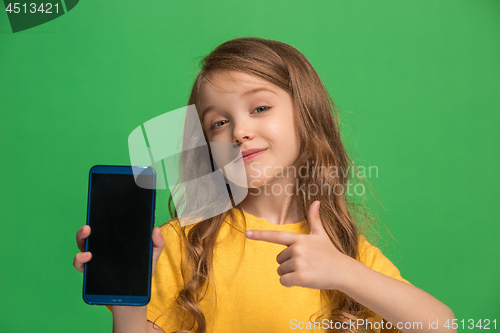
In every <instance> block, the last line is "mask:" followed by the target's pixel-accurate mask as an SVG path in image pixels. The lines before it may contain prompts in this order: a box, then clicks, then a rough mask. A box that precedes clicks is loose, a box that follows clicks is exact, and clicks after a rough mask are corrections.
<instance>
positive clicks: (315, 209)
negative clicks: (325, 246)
mask: <svg viewBox="0 0 500 333" xmlns="http://www.w3.org/2000/svg"><path fill="white" fill-rule="evenodd" d="M320 203H321V202H320V201H319V200H316V201H314V202H313V203H312V204H311V206H309V211H308V212H307V221H308V222H309V228H310V230H311V233H310V234H311V235H322V234H326V231H325V229H324V227H323V224H322V223H321V219H320V218H319V206H320Z"/></svg>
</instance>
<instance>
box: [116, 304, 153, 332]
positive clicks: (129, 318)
mask: <svg viewBox="0 0 500 333" xmlns="http://www.w3.org/2000/svg"><path fill="white" fill-rule="evenodd" d="M111 308H112V311H113V333H149V327H148V320H147V310H146V305H144V306H120V305H117V306H112V307H111Z"/></svg>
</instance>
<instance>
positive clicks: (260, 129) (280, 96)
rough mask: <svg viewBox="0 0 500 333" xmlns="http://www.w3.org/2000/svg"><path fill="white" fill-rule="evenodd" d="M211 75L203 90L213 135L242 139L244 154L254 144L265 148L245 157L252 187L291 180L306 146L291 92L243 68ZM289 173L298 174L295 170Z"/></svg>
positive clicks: (236, 141)
mask: <svg viewBox="0 0 500 333" xmlns="http://www.w3.org/2000/svg"><path fill="white" fill-rule="evenodd" d="M210 81H211V82H212V83H211V82H208V81H207V80H205V82H204V83H203V85H202V88H201V91H200V107H201V112H202V121H203V128H204V129H205V131H206V133H207V137H208V139H209V141H210V142H231V143H233V144H236V145H238V146H239V148H240V149H241V152H242V155H245V151H247V150H249V149H258V150H264V151H263V152H261V153H259V154H256V155H253V156H249V157H250V158H248V157H247V158H244V159H243V163H244V166H245V171H246V176H247V183H248V188H258V187H261V186H262V185H265V184H269V183H271V182H273V183H282V185H284V183H289V182H290V178H288V177H284V176H287V167H288V166H291V165H294V162H295V160H296V159H297V157H298V154H299V147H300V144H299V141H298V137H297V135H296V132H295V124H294V111H293V104H292V97H291V95H290V93H288V92H287V91H286V90H284V89H282V88H280V87H278V86H276V85H274V84H272V83H270V82H268V81H266V80H264V79H261V78H259V77H258V76H255V75H251V74H247V73H244V72H240V71H219V72H216V73H214V74H212V75H211V77H210ZM239 162H241V160H240V161H239ZM289 174H290V175H291V176H292V177H293V175H294V172H293V171H292V170H290V171H289ZM278 178H280V179H278ZM292 180H293V178H292ZM282 190H283V189H282ZM276 191H278V189H276Z"/></svg>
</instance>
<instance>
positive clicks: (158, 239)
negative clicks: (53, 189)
mask: <svg viewBox="0 0 500 333" xmlns="http://www.w3.org/2000/svg"><path fill="white" fill-rule="evenodd" d="M90 231H91V230H90V226H88V225H84V226H83V227H81V228H80V229H79V230H78V231H77V233H76V245H78V248H79V249H80V251H81V252H80V253H77V254H76V255H75V259H74V260H73V267H75V268H76V270H78V271H79V272H81V273H83V270H84V265H85V263H87V262H89V261H90V259H92V253H90V252H85V240H86V238H87V237H88V236H89V235H90ZM152 239H153V274H154V271H155V268H156V262H157V261H158V258H159V257H160V254H161V251H162V250H163V247H164V246H165V240H164V239H163V236H162V234H161V231H160V228H158V227H156V228H154V229H153V235H152Z"/></svg>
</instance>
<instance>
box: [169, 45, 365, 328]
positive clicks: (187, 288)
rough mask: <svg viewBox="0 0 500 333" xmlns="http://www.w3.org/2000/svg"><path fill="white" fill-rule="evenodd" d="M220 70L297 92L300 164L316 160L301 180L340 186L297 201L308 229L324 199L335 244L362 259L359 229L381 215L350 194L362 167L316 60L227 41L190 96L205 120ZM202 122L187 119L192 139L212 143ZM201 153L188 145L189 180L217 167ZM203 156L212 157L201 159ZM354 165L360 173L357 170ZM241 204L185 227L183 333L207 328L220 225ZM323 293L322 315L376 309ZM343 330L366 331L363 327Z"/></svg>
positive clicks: (338, 318)
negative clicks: (205, 104)
mask: <svg viewBox="0 0 500 333" xmlns="http://www.w3.org/2000/svg"><path fill="white" fill-rule="evenodd" d="M219 70H224V71H227V70H236V71H242V72H245V73H249V74H253V75H256V76H258V77H260V78H263V79H265V80H267V81H268V82H271V83H273V84H275V85H277V86H278V87H281V88H283V89H285V90H286V91H288V92H289V93H290V94H291V96H292V99H293V105H294V109H295V113H294V117H295V124H296V129H295V130H296V132H297V135H298V137H299V140H300V152H299V156H298V159H297V165H298V166H305V165H306V164H307V165H309V170H308V172H307V177H298V183H297V187H298V188H304V189H308V188H310V187H309V186H317V188H322V187H323V186H326V185H325V184H328V186H329V187H330V188H331V189H332V192H331V193H323V192H324V191H319V193H318V194H316V195H312V194H311V193H305V192H304V191H302V192H300V191H294V192H295V194H294V198H293V200H294V201H295V203H296V204H297V207H298V211H299V213H300V215H301V216H300V217H301V218H302V220H305V221H306V225H307V227H308V228H309V225H308V224H307V211H308V208H309V206H310V205H311V204H312V202H314V201H315V200H319V201H320V202H321V205H320V212H319V213H320V219H321V221H322V223H323V226H324V228H325V230H326V232H327V233H328V235H329V237H330V239H331V241H332V243H333V244H334V245H335V246H336V248H337V249H339V251H341V252H342V253H344V254H346V255H348V256H350V257H352V258H356V259H357V258H358V257H359V253H358V241H359V235H360V234H361V233H362V231H363V230H361V229H360V228H362V227H363V226H366V225H369V224H370V223H368V224H366V223H365V222H372V221H373V220H374V219H372V218H371V217H370V216H369V215H368V214H367V213H366V210H365V207H364V206H363V205H362V203H360V202H356V200H353V199H352V198H350V197H349V196H348V195H347V193H346V191H345V189H346V187H347V186H348V182H349V180H350V179H351V180H352V179H354V178H355V176H356V175H354V174H353V173H357V171H358V169H357V168H356V166H355V165H354V163H353V161H352V160H351V159H350V158H349V156H348V154H347V152H346V150H345V148H344V145H343V144H342V140H341V135H340V132H339V114H338V110H337V107H336V106H335V104H334V102H333V99H332V98H331V96H330V94H329V93H328V91H327V89H326V88H325V86H324V84H323V82H322V80H321V79H320V77H319V75H318V74H317V72H316V71H315V69H314V68H313V66H312V65H311V63H310V62H309V61H308V60H307V58H306V57H305V56H304V55H303V54H302V53H301V52H299V51H298V50H297V49H295V48H294V47H292V46H290V45H288V44H285V43H282V42H279V41H274V40H267V39H262V38H257V37H244V38H235V39H232V40H229V41H227V42H225V43H223V44H221V45H219V46H218V47H217V48H215V49H214V50H213V51H212V52H211V53H210V54H209V55H207V56H206V57H204V58H203V59H202V61H201V70H200V72H199V74H198V76H197V77H196V79H195V81H194V84H193V88H192V91H191V95H190V97H189V102H188V105H193V104H194V105H195V106H196V110H197V115H198V117H199V119H198V120H199V121H200V122H201V123H202V119H201V114H200V113H201V110H200V100H199V96H200V89H201V87H202V84H203V82H204V80H209V78H210V74H213V73H215V71H219ZM195 123H196V122H193V121H190V122H188V121H186V127H185V129H184V130H185V131H184V138H183V139H184V144H185V145H188V144H189V146H190V147H198V146H202V145H197V144H193V142H198V143H204V142H208V140H207V137H206V133H205V132H203V135H196V134H193V133H196V131H195V129H194V128H192V126H194V125H193V124H195ZM199 154H200V151H199V150H196V149H191V150H187V151H185V152H184V154H183V155H182V158H181V166H180V168H179V171H180V173H181V176H180V180H181V181H183V180H184V181H185V180H190V179H195V178H197V177H200V176H203V175H206V174H208V173H209V172H212V171H215V170H214V169H213V163H211V162H210V159H203V158H199V157H200V156H199ZM200 161H206V163H205V164H200ZM312 161H314V163H312ZM212 162H213V161H212ZM313 168H314V169H313ZM332 168H336V169H334V170H338V171H339V172H337V173H336V174H335V175H334V176H332V175H331V174H330V173H329V171H328V170H332ZM318 170H319V172H318ZM354 170H356V172H353V171H354ZM325 171H326V172H325ZM346 171H348V172H347V173H346ZM333 189H337V190H338V189H341V190H342V189H344V191H343V192H341V193H339V194H335V193H334V192H333ZM191 191H195V190H193V189H191ZM306 194H307V195H306ZM181 197H183V198H184V200H186V198H193V197H196V193H182V194H181ZM204 197H205V198H209V199H208V200H210V201H211V205H212V206H213V205H219V206H220V207H221V211H224V209H222V208H223V207H227V205H228V202H227V199H226V200H225V199H224V198H223V197H222V196H220V195H219V194H218V193H213V194H212V195H208V196H207V194H206V193H205V194H204ZM172 200H173V198H172V194H171V195H170V197H169V201H168V208H169V211H170V214H171V215H172V216H173V217H174V218H175V217H177V216H178V215H177V212H176V211H175V209H174V210H173V211H172V206H171V204H172ZM229 204H230V203H229ZM177 207H178V206H177ZM229 207H230V206H229ZM235 208H236V210H231V209H229V210H226V211H225V212H224V213H222V214H219V215H217V216H215V217H213V218H210V219H207V220H204V221H202V222H199V223H196V224H194V225H190V226H189V227H188V226H185V227H182V229H181V230H182V232H181V233H180V234H181V235H180V237H181V244H183V245H182V246H183V252H184V255H183V260H182V261H181V271H182V274H183V279H184V288H183V289H182V290H181V291H180V292H179V293H178V295H177V298H176V302H177V305H178V309H179V310H180V312H179V313H180V315H181V317H182V318H181V322H182V323H183V327H182V329H183V330H181V331H179V332H186V331H187V332H191V330H195V332H196V333H205V332H206V328H207V326H206V320H205V316H204V314H203V312H202V310H201V308H200V306H199V304H198V303H199V301H200V300H201V299H202V298H203V297H204V296H205V294H206V292H207V290H208V284H209V283H211V279H210V277H211V276H212V270H213V266H212V260H213V250H214V246H215V243H216V237H217V234H218V232H219V230H220V228H221V227H222V225H223V224H224V223H225V221H226V220H229V221H234V220H235V219H236V216H234V215H235V213H241V215H243V214H242V211H241V209H240V207H239V206H238V205H235ZM360 218H363V221H359V220H360ZM321 297H322V299H323V300H326V303H327V304H328V305H327V307H325V308H322V309H318V313H319V312H322V314H321V315H320V316H319V317H318V318H321V317H323V316H326V318H328V319H330V320H333V321H334V322H349V320H354V321H355V320H356V319H358V318H366V317H368V316H369V315H370V314H371V313H370V311H369V309H367V308H366V307H364V306H363V305H362V304H360V303H358V302H356V301H355V300H354V299H352V298H351V297H349V296H348V295H346V294H344V293H342V292H340V291H338V290H322V291H321ZM311 317H312V316H311ZM336 331H345V332H359V330H357V329H354V330H351V329H344V330H336Z"/></svg>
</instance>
